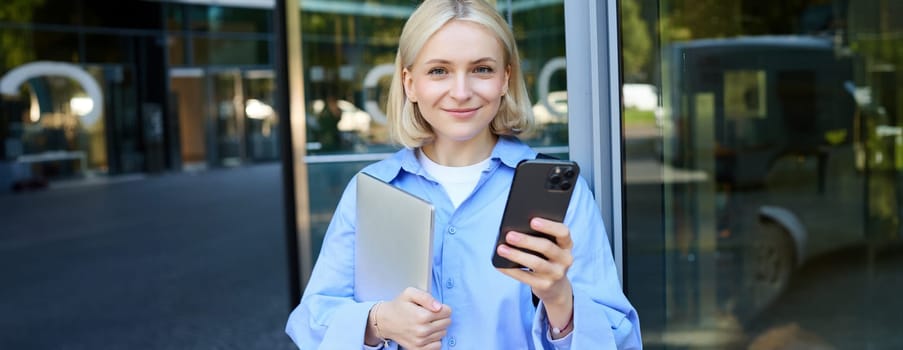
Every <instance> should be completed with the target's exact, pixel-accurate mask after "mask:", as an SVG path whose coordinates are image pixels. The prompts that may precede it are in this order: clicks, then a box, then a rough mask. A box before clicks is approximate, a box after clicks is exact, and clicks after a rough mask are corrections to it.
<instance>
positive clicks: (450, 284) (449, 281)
mask: <svg viewBox="0 0 903 350" xmlns="http://www.w3.org/2000/svg"><path fill="white" fill-rule="evenodd" d="M445 288H448V289H452V288H455V282H454V281H452V279H451V278H449V279H447V280H445Z"/></svg>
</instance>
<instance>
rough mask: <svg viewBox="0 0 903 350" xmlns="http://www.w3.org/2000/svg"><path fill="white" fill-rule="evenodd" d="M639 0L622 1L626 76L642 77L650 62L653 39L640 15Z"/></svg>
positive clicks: (622, 37)
mask: <svg viewBox="0 0 903 350" xmlns="http://www.w3.org/2000/svg"><path fill="white" fill-rule="evenodd" d="M637 1H638V0H624V1H622V2H621V45H622V50H623V52H622V55H623V59H624V62H623V65H624V76H625V77H627V78H628V79H629V78H630V77H641V76H642V74H643V72H644V67H645V66H646V65H647V64H648V63H649V59H650V50H651V49H652V40H651V39H650V38H649V30H648V28H649V27H648V26H647V25H646V21H644V20H643V19H642V17H641V16H640V5H639V3H638V2H637Z"/></svg>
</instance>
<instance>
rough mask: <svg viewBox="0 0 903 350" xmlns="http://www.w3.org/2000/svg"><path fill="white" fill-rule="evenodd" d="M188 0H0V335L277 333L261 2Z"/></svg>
mask: <svg viewBox="0 0 903 350" xmlns="http://www.w3.org/2000/svg"><path fill="white" fill-rule="evenodd" d="M186 2H191V3H192V4H188V3H186ZM198 3H203V1H201V2H198V1H184V2H178V1H145V0H115V1H100V0H66V1H50V0H3V1H0V286H2V287H0V310H2V312H0V313H2V314H3V316H2V317H0V349H210V348H235V349H290V348H292V344H291V341H290V339H288V337H287V336H286V335H285V332H284V330H283V329H284V325H285V320H286V316H287V314H288V310H289V308H290V307H291V306H292V305H289V299H290V298H289V286H288V281H287V276H288V264H287V261H286V260H287V259H286V255H285V252H286V248H285V232H286V228H285V227H284V221H285V220H284V218H285V217H284V215H285V214H284V210H285V208H284V203H283V201H282V196H283V195H284V194H285V193H286V192H285V190H284V189H283V181H282V178H281V177H282V170H283V169H282V168H281V166H280V165H281V164H280V163H278V162H277V160H278V158H279V155H278V147H277V145H278V142H279V141H278V137H277V136H276V135H278V128H279V125H278V123H277V116H276V114H275V113H274V107H273V106H274V104H275V103H274V101H273V99H274V97H273V96H274V95H275V93H274V90H275V84H274V82H273V81H274V77H275V73H274V71H273V68H272V61H273V54H272V52H273V51H274V43H273V39H272V38H273V28H272V17H273V9H271V8H259V6H260V5H261V2H260V1H247V2H245V4H243V5H242V4H241V2H239V1H227V2H225V3H229V4H233V5H236V6H235V7H231V6H207V5H203V4H198ZM207 3H208V5H209V4H213V5H216V4H217V3H224V2H222V1H208V2H207ZM270 3H271V4H272V1H270ZM238 5H242V6H254V5H256V6H257V7H240V6H238ZM239 164H240V165H242V166H239V167H234V168H230V169H229V170H228V171H194V170H198V169H197V168H205V167H208V166H209V167H221V166H232V165H239ZM183 169H185V170H187V169H190V170H192V171H180V170H183ZM48 334H53V336H49V337H48V336H47V335H48Z"/></svg>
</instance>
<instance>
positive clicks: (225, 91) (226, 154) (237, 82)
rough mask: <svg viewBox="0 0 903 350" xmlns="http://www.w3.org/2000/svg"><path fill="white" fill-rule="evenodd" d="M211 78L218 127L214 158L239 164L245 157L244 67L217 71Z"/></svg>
mask: <svg viewBox="0 0 903 350" xmlns="http://www.w3.org/2000/svg"><path fill="white" fill-rule="evenodd" d="M208 81H209V86H210V90H209V91H210V105H211V107H212V109H211V111H210V112H211V118H212V120H211V122H212V125H213V129H214V130H215V131H214V133H213V135H214V140H213V146H214V147H213V150H214V151H215V153H214V154H213V156H214V158H213V159H212V161H213V163H214V164H217V165H220V166H237V165H239V164H241V163H242V160H243V159H245V144H244V140H245V138H244V137H243V135H244V127H245V123H244V119H245V118H244V98H243V92H242V91H243V90H242V83H243V80H242V79H241V71H239V70H237V69H235V70H226V71H214V72H212V73H211V74H209V75H208Z"/></svg>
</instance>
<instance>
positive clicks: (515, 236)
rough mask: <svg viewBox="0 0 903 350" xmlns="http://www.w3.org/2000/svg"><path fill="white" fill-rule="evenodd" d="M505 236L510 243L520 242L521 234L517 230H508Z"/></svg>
mask: <svg viewBox="0 0 903 350" xmlns="http://www.w3.org/2000/svg"><path fill="white" fill-rule="evenodd" d="M505 238H507V239H508V242H511V243H517V242H520V241H521V239H522V237H521V235H520V234H519V233H517V232H508V236H507V237H505Z"/></svg>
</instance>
